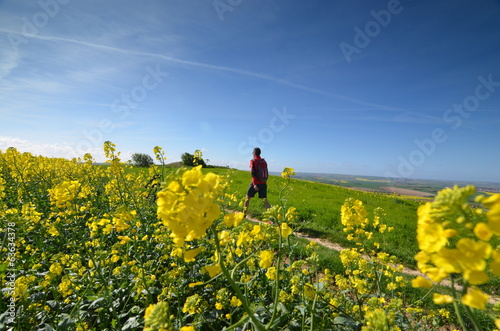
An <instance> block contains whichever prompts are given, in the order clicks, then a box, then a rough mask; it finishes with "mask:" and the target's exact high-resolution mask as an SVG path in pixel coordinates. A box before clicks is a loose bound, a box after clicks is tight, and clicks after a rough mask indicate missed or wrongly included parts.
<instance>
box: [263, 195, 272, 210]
mask: <svg viewBox="0 0 500 331" xmlns="http://www.w3.org/2000/svg"><path fill="white" fill-rule="evenodd" d="M262 200H264V208H266V209H269V208H271V205H270V204H269V201H267V198H264V199H262Z"/></svg>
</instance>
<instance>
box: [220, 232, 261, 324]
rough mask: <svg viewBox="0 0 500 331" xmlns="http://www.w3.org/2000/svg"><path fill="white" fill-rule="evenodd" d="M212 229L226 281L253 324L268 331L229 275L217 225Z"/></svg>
mask: <svg viewBox="0 0 500 331" xmlns="http://www.w3.org/2000/svg"><path fill="white" fill-rule="evenodd" d="M210 229H211V230H212V232H213V235H214V241H215V249H216V251H217V255H218V257H219V266H220V268H221V271H222V274H223V275H224V277H225V278H226V280H227V281H228V282H229V285H231V287H232V288H233V290H234V292H235V294H236V296H237V297H238V299H240V301H241V303H242V305H243V309H244V310H245V312H246V313H247V315H248V316H249V317H250V319H251V320H252V322H253V324H254V325H255V327H256V328H257V330H260V331H265V330H267V329H266V328H265V327H264V325H262V323H261V322H260V321H259V320H258V319H257V318H256V317H255V315H254V313H253V311H252V309H250V305H249V304H248V301H247V298H246V297H245V296H244V295H243V293H242V292H241V289H240V287H239V286H238V285H237V284H236V283H235V282H234V280H233V278H232V277H231V274H230V273H229V271H228V270H227V268H226V265H225V264H224V260H223V258H222V249H221V247H220V242H219V237H218V236H217V231H216V229H215V223H213V224H212V226H211V227H210Z"/></svg>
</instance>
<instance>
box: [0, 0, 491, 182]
mask: <svg viewBox="0 0 500 331" xmlns="http://www.w3.org/2000/svg"><path fill="white" fill-rule="evenodd" d="M499 17H500V1H498V0H497V1H492V0H485V1H481V2H477V1H472V0H471V1H465V0H459V1H453V2H449V1H430V0H429V1H424V0H421V1H410V0H401V1H397V0H390V1H370V2H367V1H357V0H352V1H312V0H311V1H298V0H293V1H292V0H288V1H285V0H281V1H269V0H266V1H263V0H252V1H250V0H215V1H213V0H208V1H201V0H200V1H184V0H182V1H181V0H175V1H174V0H167V1H160V0H150V1H142V2H138V1H96V0H95V1H92V0H90V1H76V0H40V1H19V0H3V1H0V149H2V150H5V149H6V148H8V147H10V146H14V147H17V148H18V149H19V150H20V151H23V152H24V151H29V152H32V153H34V154H37V155H46V156H59V157H60V156H62V157H67V158H72V157H78V156H82V155H83V154H84V153H86V152H90V153H92V155H93V156H94V158H95V159H96V160H97V161H102V160H103V159H104V157H103V153H102V144H103V143H104V141H106V140H110V141H112V142H114V143H115V144H116V145H117V148H118V150H120V151H121V152H122V156H123V159H124V160H126V159H127V158H129V156H130V155H131V154H132V153H135V152H138V153H148V154H150V155H153V153H152V149H153V148H154V147H155V146H157V145H158V146H161V147H163V149H164V151H165V152H166V155H167V157H168V160H167V161H168V162H174V161H178V160H180V155H181V154H182V153H184V152H189V153H193V152H194V151H195V150H196V149H200V150H202V151H203V153H204V157H205V158H207V159H209V160H210V161H209V163H210V164H217V165H229V166H231V167H235V168H238V169H248V161H249V159H250V158H251V150H252V148H253V147H255V146H259V147H261V149H262V156H263V157H265V158H266V160H267V161H268V163H269V166H270V170H272V171H281V170H282V169H283V168H284V167H292V168H295V169H296V171H302V172H325V173H337V174H354V175H373V176H382V177H389V176H390V177H397V178H425V179H451V180H473V181H493V182H500V172H499V169H500V153H499V152H498V150H499V142H500V130H499V127H500V60H499V59H500V19H499Z"/></svg>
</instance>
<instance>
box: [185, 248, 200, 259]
mask: <svg viewBox="0 0 500 331" xmlns="http://www.w3.org/2000/svg"><path fill="white" fill-rule="evenodd" d="M200 252H201V247H197V248H194V249H190V250H189V251H186V252H185V253H184V262H193V261H196V260H195V257H196V255H198V254H199V253H200Z"/></svg>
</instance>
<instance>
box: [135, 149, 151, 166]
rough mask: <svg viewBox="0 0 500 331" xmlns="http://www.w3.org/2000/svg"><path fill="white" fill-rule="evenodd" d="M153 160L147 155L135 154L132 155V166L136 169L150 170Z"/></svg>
mask: <svg viewBox="0 0 500 331" xmlns="http://www.w3.org/2000/svg"><path fill="white" fill-rule="evenodd" d="M153 163H154V162H153V158H152V157H151V156H149V155H147V154H142V153H134V154H132V164H133V165H135V166H136V167H144V168H149V167H150V166H151V165H152V164H153Z"/></svg>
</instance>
